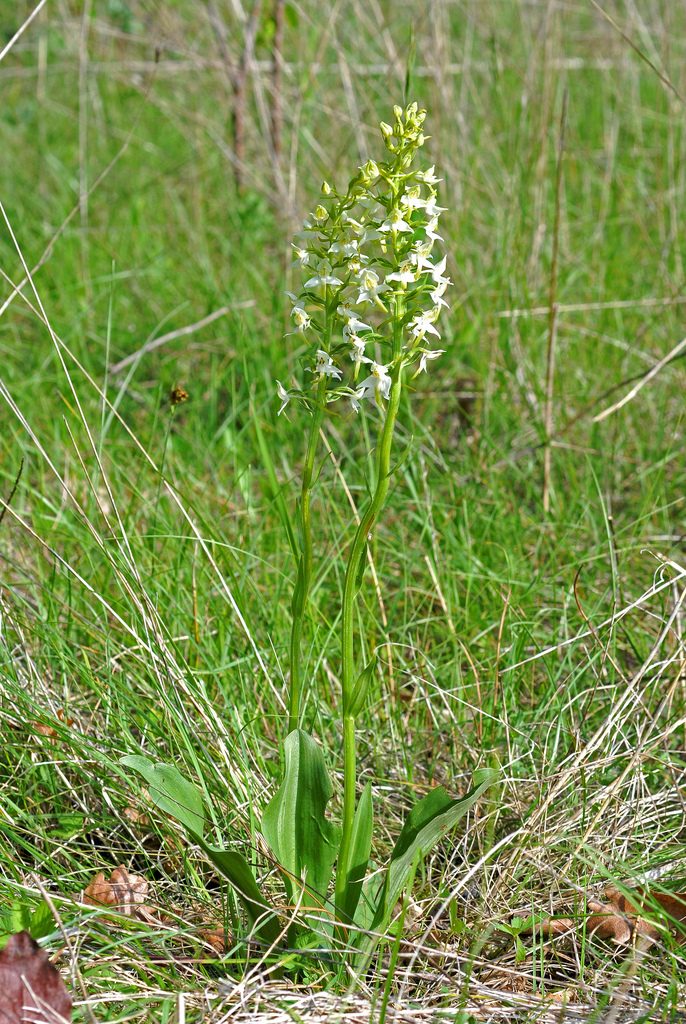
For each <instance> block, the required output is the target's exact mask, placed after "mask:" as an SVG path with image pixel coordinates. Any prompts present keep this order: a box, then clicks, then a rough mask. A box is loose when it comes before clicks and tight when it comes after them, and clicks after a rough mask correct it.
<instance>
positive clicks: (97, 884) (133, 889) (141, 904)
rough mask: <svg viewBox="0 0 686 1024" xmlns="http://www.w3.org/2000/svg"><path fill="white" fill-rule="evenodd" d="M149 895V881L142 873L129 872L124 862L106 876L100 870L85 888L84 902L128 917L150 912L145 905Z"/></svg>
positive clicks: (144, 914) (145, 914)
mask: <svg viewBox="0 0 686 1024" xmlns="http://www.w3.org/2000/svg"><path fill="white" fill-rule="evenodd" d="M147 895H148V883H147V882H146V880H145V879H144V878H143V877H142V876H141V875H132V874H129V872H128V871H127V869H126V868H125V867H124V865H123V864H120V865H119V867H118V868H115V869H114V871H113V872H112V874H111V875H110V877H109V880H108V879H106V878H105V874H104V872H103V871H99V872H98V874H97V875H96V876H95V878H94V879H93V881H92V882H91V883H90V885H89V886H88V888H87V889H85V890H84V894H83V902H84V903H88V904H90V906H92V907H108V908H109V909H110V910H116V911H118V912H119V913H120V914H125V915H126V916H127V917H140V916H145V917H147V915H148V914H149V913H150V911H149V910H147V908H146V907H145V900H146V897H147Z"/></svg>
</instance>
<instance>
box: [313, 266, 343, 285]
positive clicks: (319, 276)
mask: <svg viewBox="0 0 686 1024" xmlns="http://www.w3.org/2000/svg"><path fill="white" fill-rule="evenodd" d="M323 284H324V285H327V284H332V285H336V284H343V282H342V281H341V279H340V278H339V277H336V276H335V275H334V274H333V273H332V267H331V264H330V263H329V261H328V260H320V261H319V263H318V264H317V273H316V275H315V277H311V278H310V279H309V281H305V287H306V288H319V287H320V286H321V285H323Z"/></svg>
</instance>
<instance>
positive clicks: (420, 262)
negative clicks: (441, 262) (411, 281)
mask: <svg viewBox="0 0 686 1024" xmlns="http://www.w3.org/2000/svg"><path fill="white" fill-rule="evenodd" d="M432 246H433V242H417V244H416V245H415V246H414V247H413V249H412V252H411V253H410V262H411V263H413V264H414V266H415V267H416V268H417V273H421V272H422V271H423V270H433V266H434V265H433V263H432V262H431V260H430V259H429V256H430V255H431V248H432Z"/></svg>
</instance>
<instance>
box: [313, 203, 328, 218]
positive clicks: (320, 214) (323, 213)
mask: <svg viewBox="0 0 686 1024" xmlns="http://www.w3.org/2000/svg"><path fill="white" fill-rule="evenodd" d="M328 216H329V214H328V211H327V210H325V209H324V207H323V206H321V205H319V206H318V207H317V209H316V210H315V211H314V219H315V220H319V221H323V220H326V218H327V217H328Z"/></svg>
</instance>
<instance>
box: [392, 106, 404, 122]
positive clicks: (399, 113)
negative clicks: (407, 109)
mask: <svg viewBox="0 0 686 1024" xmlns="http://www.w3.org/2000/svg"><path fill="white" fill-rule="evenodd" d="M393 116H394V117H395V119H396V121H402V119H403V108H402V107H399V106H398V104H397V103H396V105H395V106H394V107H393Z"/></svg>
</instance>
